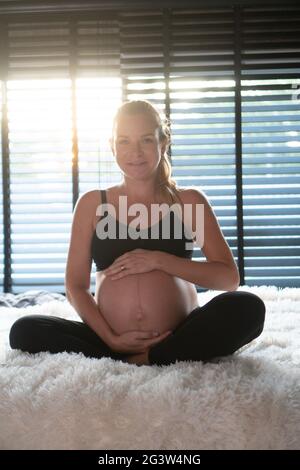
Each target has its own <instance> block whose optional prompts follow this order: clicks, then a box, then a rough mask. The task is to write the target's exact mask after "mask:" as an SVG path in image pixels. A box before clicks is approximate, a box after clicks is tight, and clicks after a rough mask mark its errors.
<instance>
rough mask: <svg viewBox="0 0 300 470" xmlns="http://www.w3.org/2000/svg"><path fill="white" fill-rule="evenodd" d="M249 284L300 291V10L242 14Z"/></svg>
mask: <svg viewBox="0 0 300 470" xmlns="http://www.w3.org/2000/svg"><path fill="white" fill-rule="evenodd" d="M241 31H242V34H241V85H242V133H243V140H242V142H243V210H244V250H245V257H244V259H245V283H246V284H249V285H251V284H253V283H255V284H258V285H260V284H267V285H268V284H270V285H277V286H288V287H293V286H299V285H300V269H299V266H300V138H299V136H300V133H299V130H300V95H299V93H298V95H297V88H298V87H299V86H300V61H299V59H300V34H299V33H300V9H299V8H296V9H295V8H289V7H288V6H287V7H286V8H284V10H283V9H282V8H280V7H273V8H272V9H267V10H265V9H263V8H248V9H247V8H245V9H244V10H243V11H242V13H241Z"/></svg>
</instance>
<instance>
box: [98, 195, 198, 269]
mask: <svg viewBox="0 0 300 470" xmlns="http://www.w3.org/2000/svg"><path fill="white" fill-rule="evenodd" d="M100 192H101V196H102V201H103V203H106V202H107V200H106V191H105V190H100ZM168 215H169V217H170V236H169V237H168V238H163V236H162V235H163V234H162V223H163V220H164V219H165V218H166V216H164V217H163V218H162V219H160V221H159V222H158V223H157V224H155V225H153V226H150V227H148V228H146V229H140V230H138V229H136V232H139V233H140V234H145V232H148V233H147V235H146V236H147V238H142V237H141V236H140V237H139V238H137V239H136V240H134V239H133V238H131V236H130V234H129V228H130V227H129V226H128V225H126V224H123V223H121V222H119V221H118V220H117V219H115V218H114V217H112V216H111V214H108V212H107V211H106V214H105V217H107V219H106V220H108V218H112V221H113V222H114V223H115V224H116V237H115V238H108V236H107V237H106V238H102V237H103V236H104V234H105V233H106V232H107V229H106V230H101V238H99V237H98V235H97V229H95V230H94V233H93V237H92V241H91V255H92V259H93V261H94V262H95V264H96V271H101V270H102V269H106V268H107V267H108V266H110V265H111V264H112V263H113V262H114V260H115V259H116V258H118V257H119V256H121V255H123V254H124V253H126V252H128V251H132V250H135V249H136V248H143V249H144V250H158V251H165V252H167V253H171V254H173V255H176V256H180V257H182V258H192V256H193V245H192V244H193V239H192V238H186V237H185V233H184V224H183V222H182V221H181V234H182V237H181V238H175V233H174V232H175V231H174V217H175V215H174V212H173V211H169V212H168V214H167V217H168ZM103 218H104V216H103V217H101V218H100V220H101V219H103ZM100 220H99V221H98V223H97V225H98V224H99V222H100ZM178 220H179V219H178ZM178 220H177V223H178ZM107 225H108V223H106V224H105V226H106V227H107ZM120 225H123V226H125V232H126V234H127V236H126V238H122V237H121V238H119V235H120V231H119V229H120ZM157 225H158V227H157ZM153 227H156V229H157V228H158V237H157V238H151V228H152V230H153ZM98 233H99V232H98ZM122 236H123V235H122ZM186 243H188V246H189V247H192V248H191V249H187V248H186V246H185V244H186Z"/></svg>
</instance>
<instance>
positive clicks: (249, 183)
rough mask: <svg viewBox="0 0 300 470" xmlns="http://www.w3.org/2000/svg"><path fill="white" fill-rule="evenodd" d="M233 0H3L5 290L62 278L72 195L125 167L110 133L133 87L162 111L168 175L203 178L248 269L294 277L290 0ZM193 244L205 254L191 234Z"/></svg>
mask: <svg viewBox="0 0 300 470" xmlns="http://www.w3.org/2000/svg"><path fill="white" fill-rule="evenodd" d="M237 12H239V9H238V8H233V7H232V6H229V7H217V6H216V7H214V8H209V7H200V6H199V7H198V6H197V7H195V8H194V7H193V8H188V7H184V5H183V6H181V8H168V9H158V8H155V9H153V8H152V9H150V8H149V9H146V8H145V6H144V8H143V9H139V8H136V9H135V10H133V9H126V10H122V11H115V12H113V11H112V10H110V11H101V12H100V11H98V12H94V13H93V14H82V13H77V14H76V13H73V14H72V15H68V14H67V13H63V12H62V13H61V14H55V15H52V14H50V13H49V14H48V13H45V14H44V15H43V16H41V15H24V17H21V16H17V19H13V15H10V16H9V17H8V19H7V18H6V17H5V15H1V14H0V24H1V22H2V24H3V25H5V28H2V38H3V35H4V34H5V29H6V28H7V38H6V39H5V41H6V40H7V44H8V47H7V48H4V47H3V46H2V48H1V46H0V79H2V80H3V81H4V82H5V86H6V88H7V103H8V131H9V159H10V166H9V170H10V193H11V201H10V210H11V227H10V229H11V241H12V245H11V252H12V266H11V267H12V285H13V288H12V289H13V292H21V291H24V290H26V289H28V288H46V289H48V290H53V291H59V292H61V291H62V292H63V291H64V270H65V261H66V255H67V249H68V242H69V235H70V226H71V220H72V209H73V204H74V202H75V200H76V198H77V196H78V195H81V194H83V193H84V192H86V191H88V190H93V189H99V188H100V187H101V188H105V187H107V186H111V185H112V184H115V183H117V182H119V181H120V178H121V174H120V172H119V168H118V166H117V164H116V162H115V160H114V158H113V156H112V154H111V151H110V148H109V144H108V138H109V136H110V132H111V124H112V117H113V114H114V111H115V109H116V107H117V106H118V105H119V104H120V102H121V101H122V100H124V99H134V98H146V99H149V100H150V101H151V102H152V103H154V104H155V105H157V107H158V108H159V109H161V111H162V112H163V113H166V114H167V115H168V116H169V117H170V118H171V123H172V141H173V144H172V147H171V150H170V151H171V160H172V165H173V176H174V177H175V179H176V180H177V181H178V183H179V184H180V185H181V186H186V187H195V188H199V189H203V190H204V192H205V193H206V195H207V196H208V199H209V200H210V202H211V204H212V206H213V209H214V211H215V213H216V216H217V218H218V220H219V223H220V226H221V228H222V231H223V233H224V235H225V238H226V240H227V242H228V243H229V245H230V247H231V249H232V251H233V254H234V257H235V259H236V261H237V262H238V261H239V260H238V249H237V248H238V243H239V247H240V246H241V244H242V245H243V248H244V255H245V257H244V267H245V283H246V284H248V285H262V284H275V285H278V286H282V287H284V286H299V285H300V249H299V245H300V243H299V233H300V223H299V213H300V211H299V206H300V204H299V199H300V195H299V187H300V185H299V173H300V172H299V166H300V151H299V149H300V147H299V141H300V139H299V120H300V116H299V113H300V109H299V99H300V96H299V94H300V92H299V89H300V69H299V63H300V61H299V59H300V55H299V50H300V34H299V33H300V28H299V21H300V20H299V7H298V6H295V5H294V6H293V7H289V6H288V5H287V4H286V5H285V6H284V7H279V6H277V7H268V8H267V7H263V6H256V7H251V8H250V7H243V8H240V14H237ZM239 17H240V21H239ZM5 41H4V42H5ZM2 44H3V42H2ZM239 53H240V54H241V56H240V59H241V62H240V60H239ZM6 55H7V56H8V62H7V66H6ZM240 64H241V67H240V68H239V66H240ZM239 75H240V77H241V106H242V109H241V111H242V122H241V124H242V136H241V141H242V155H241V156H242V181H243V188H242V193H240V194H242V196H243V199H242V201H241V200H240V199H239V198H238V193H237V187H236V184H237V181H238V180H237V175H236V152H237V151H238V146H237V142H238V141H239V135H236V134H238V131H237V129H238V126H236V122H235V121H236V117H237V116H238V113H237V104H238V99H237V98H238V96H239V91H240V89H239V82H238V81H237V82H236V77H237V76H239ZM236 131H237V132H236ZM2 136H3V130H2ZM72 159H73V163H72ZM2 199H3V196H2ZM242 202H243V206H242V212H240V214H242V222H243V235H244V238H243V239H241V233H238V230H237V205H238V204H239V203H242ZM1 216H3V209H2V212H1ZM240 220H241V219H240ZM2 221H3V219H2ZM0 223H1V220H0ZM2 236H3V230H2ZM0 243H1V240H0ZM2 243H3V238H2ZM195 258H196V259H204V257H203V254H202V252H201V250H199V249H197V248H196V249H195ZM2 260H3V249H2ZM93 267H94V266H93ZM0 269H1V260H0ZM0 272H1V271H0ZM2 272H3V270H2ZM92 285H93V282H92ZM200 290H201V289H200Z"/></svg>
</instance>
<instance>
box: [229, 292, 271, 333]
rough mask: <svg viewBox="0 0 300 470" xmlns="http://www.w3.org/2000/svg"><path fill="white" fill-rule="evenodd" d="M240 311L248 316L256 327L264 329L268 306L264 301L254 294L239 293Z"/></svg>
mask: <svg viewBox="0 0 300 470" xmlns="http://www.w3.org/2000/svg"><path fill="white" fill-rule="evenodd" d="M235 294H237V296H238V297H237V298H238V305H239V311H240V313H241V314H243V315H248V318H249V320H251V323H252V324H253V326H254V327H257V328H258V329H259V328H261V331H262V329H263V325H264V322H265V314H266V306H265V303H264V301H263V300H262V299H261V298H260V297H259V296H258V295H256V294H254V293H253V292H244V291H237V292H235Z"/></svg>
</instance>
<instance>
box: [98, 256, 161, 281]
mask: <svg viewBox="0 0 300 470" xmlns="http://www.w3.org/2000/svg"><path fill="white" fill-rule="evenodd" d="M160 255H161V253H160V252H159V251H156V250H143V249H142V248H137V249H135V250H132V251H129V252H127V253H124V255H122V256H119V258H117V259H115V261H114V262H113V263H112V264H111V265H110V266H109V268H107V269H104V270H103V271H102V272H103V273H104V274H105V275H106V276H110V277H111V279H112V280H115V279H121V278H122V277H125V276H127V275H128V274H138V273H147V272H149V271H153V270H154V269H159V266H160V264H159V259H160Z"/></svg>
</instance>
